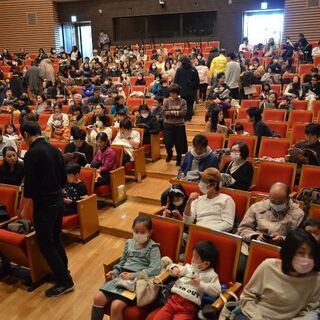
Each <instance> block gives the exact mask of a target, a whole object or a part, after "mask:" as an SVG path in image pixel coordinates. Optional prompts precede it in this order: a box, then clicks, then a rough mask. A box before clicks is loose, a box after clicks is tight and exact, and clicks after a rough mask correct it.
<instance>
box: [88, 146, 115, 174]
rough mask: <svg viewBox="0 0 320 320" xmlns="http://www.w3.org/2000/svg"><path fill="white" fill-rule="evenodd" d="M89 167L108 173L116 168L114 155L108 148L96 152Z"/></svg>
mask: <svg viewBox="0 0 320 320" xmlns="http://www.w3.org/2000/svg"><path fill="white" fill-rule="evenodd" d="M91 167H94V168H97V169H100V172H109V171H111V170H114V169H116V168H117V157H116V153H115V151H114V150H113V149H111V148H110V147H108V148H106V149H105V150H103V151H102V150H100V149H99V150H98V151H97V152H96V154H95V156H94V158H93V160H92V162H91Z"/></svg>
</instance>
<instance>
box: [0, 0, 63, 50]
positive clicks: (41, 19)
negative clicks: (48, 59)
mask: <svg viewBox="0 0 320 320" xmlns="http://www.w3.org/2000/svg"><path fill="white" fill-rule="evenodd" d="M0 5H1V6H0V8H1V9H0V47H6V48H8V49H9V51H10V52H17V51H19V49H20V48H22V47H23V48H25V49H26V51H27V52H30V53H37V52H38V49H39V47H43V48H45V49H46V50H47V51H48V50H49V49H50V48H51V47H53V46H54V43H55V37H54V35H55V28H56V23H57V22H58V15H57V11H56V14H55V15H54V6H53V3H52V2H51V1H50V0H2V1H0ZM28 12H35V13H36V15H37V24H36V25H28V23H27V13H28Z"/></svg>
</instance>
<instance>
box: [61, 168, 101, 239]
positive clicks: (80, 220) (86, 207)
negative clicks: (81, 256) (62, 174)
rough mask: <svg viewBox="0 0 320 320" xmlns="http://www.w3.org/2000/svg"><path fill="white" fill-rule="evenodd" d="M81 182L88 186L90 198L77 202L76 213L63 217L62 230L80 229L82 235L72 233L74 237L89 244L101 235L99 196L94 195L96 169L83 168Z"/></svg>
mask: <svg viewBox="0 0 320 320" xmlns="http://www.w3.org/2000/svg"><path fill="white" fill-rule="evenodd" d="M80 180H81V181H82V182H83V183H84V184H85V185H86V187H87V190H88V196H87V197H85V198H83V199H81V200H78V201H77V212H76V213H74V214H71V215H68V216H64V217H63V221H62V228H63V229H64V230H71V229H75V228H79V229H80V234H76V235H75V234H74V232H72V236H76V237H77V238H79V239H80V240H81V241H82V242H87V241H89V240H91V239H92V238H93V237H95V236H97V235H98V234H99V219H98V209H97V196H96V195H95V194H94V193H93V191H94V181H95V169H91V168H81V171H80ZM69 233H70V232H69Z"/></svg>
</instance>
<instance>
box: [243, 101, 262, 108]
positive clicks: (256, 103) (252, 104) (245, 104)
mask: <svg viewBox="0 0 320 320" xmlns="http://www.w3.org/2000/svg"><path fill="white" fill-rule="evenodd" d="M260 103H261V101H260V100H250V99H248V100H245V99H243V100H242V101H241V108H246V109H247V108H250V107H257V108H258V107H259V105H260Z"/></svg>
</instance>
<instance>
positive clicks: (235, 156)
mask: <svg viewBox="0 0 320 320" xmlns="http://www.w3.org/2000/svg"><path fill="white" fill-rule="evenodd" d="M230 156H231V159H232V160H233V161H237V160H240V159H241V156H240V153H238V152H231V153H230Z"/></svg>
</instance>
